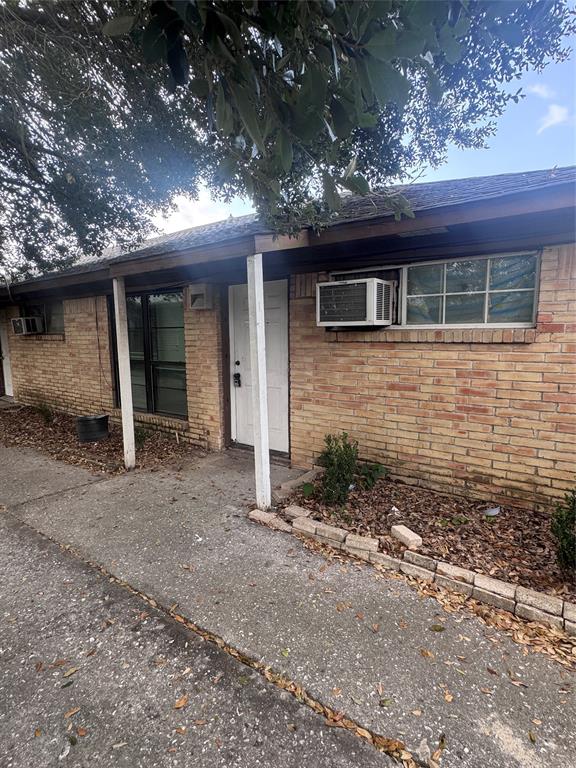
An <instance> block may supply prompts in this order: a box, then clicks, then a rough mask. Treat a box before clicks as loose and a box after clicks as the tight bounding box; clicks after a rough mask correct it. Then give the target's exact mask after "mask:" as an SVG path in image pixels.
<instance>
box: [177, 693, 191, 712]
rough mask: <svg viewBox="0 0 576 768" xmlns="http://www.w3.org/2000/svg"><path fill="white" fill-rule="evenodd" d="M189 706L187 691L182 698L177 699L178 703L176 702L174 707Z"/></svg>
mask: <svg viewBox="0 0 576 768" xmlns="http://www.w3.org/2000/svg"><path fill="white" fill-rule="evenodd" d="M187 706H188V694H187V693H185V694H184V695H183V696H180V698H179V699H178V700H177V701H176V704H174V709H183V708H184V707H187Z"/></svg>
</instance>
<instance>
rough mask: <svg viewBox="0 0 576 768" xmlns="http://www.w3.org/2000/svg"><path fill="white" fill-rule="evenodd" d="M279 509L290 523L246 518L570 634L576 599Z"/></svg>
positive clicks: (255, 515) (265, 516)
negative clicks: (397, 549) (389, 547)
mask: <svg viewBox="0 0 576 768" xmlns="http://www.w3.org/2000/svg"><path fill="white" fill-rule="evenodd" d="M284 514H285V516H286V517H287V518H288V520H289V521H290V522H287V521H286V520H283V519H282V518H281V517H279V516H278V515H276V514H274V513H272V512H262V511H261V510H259V509H255V510H253V511H252V512H250V513H249V515H248V517H249V518H250V519H251V520H254V521H255V522H259V523H263V524H264V525H268V526H269V527H271V528H275V529H276V530H281V531H285V532H286V533H299V534H302V535H304V536H308V537H310V538H311V539H314V541H318V542H320V543H321V544H327V545H328V546H330V547H332V549H337V550H341V551H343V552H346V553H347V554H349V555H354V557H358V558H360V559H361V560H365V561H366V562H368V563H372V564H375V565H380V566H381V567H383V568H387V569H389V570H392V571H400V572H401V573H404V574H406V575H407V576H415V577H416V578H418V579H423V580H424V581H429V582H433V583H434V584H437V585H438V586H439V587H444V588H446V589H451V590H453V591H454V592H458V593H460V594H463V595H465V596H466V597H472V598H473V599H475V600H478V601H479V602H482V603H487V604H488V605H492V606H494V607H495V608H501V609H503V610H505V611H509V612H510V613H513V614H515V615H516V616H518V617H520V618H522V619H527V620H528V621H539V622H543V623H545V624H550V625H551V626H553V627H557V628H558V629H564V630H565V631H566V633H567V634H569V635H572V636H573V637H576V604H574V603H570V602H568V600H563V599H562V598H560V597H554V596H553V595H546V594H544V593H543V592H537V591H536V590H533V589H527V588H526V587H521V586H519V585H517V584H510V583H508V582H506V581H500V580H499V579H493V578H492V577H490V576H485V575H484V574H481V573H475V572H474V571H470V570H468V569H467V568H460V566H457V565H450V563H445V562H443V561H441V560H436V559H434V558H432V557H427V556H426V555H421V554H419V553H418V552H413V551H411V550H409V549H407V550H405V552H404V554H403V557H402V559H398V558H396V557H392V556H391V555H387V554H385V553H384V552H379V551H378V546H379V541H378V539H376V538H374V537H372V536H358V534H355V533H349V532H348V531H347V530H345V529H344V528H338V527H336V526H334V525H328V524H327V523H322V522H319V521H318V520H313V519H311V518H310V510H308V509H304V507H298V506H295V505H292V506H290V507H286V509H284Z"/></svg>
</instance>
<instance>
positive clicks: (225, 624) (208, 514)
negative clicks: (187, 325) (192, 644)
mask: <svg viewBox="0 0 576 768" xmlns="http://www.w3.org/2000/svg"><path fill="white" fill-rule="evenodd" d="M18 454H20V451H15V450H14V449H7V448H0V467H2V473H3V476H2V478H1V480H0V503H4V504H7V506H8V507H9V510H10V512H11V514H13V515H15V516H17V517H18V518H20V519H21V520H23V521H25V522H27V523H29V524H30V525H32V526H34V527H35V528H37V529H38V530H40V531H42V532H44V533H46V534H48V535H49V536H52V537H54V538H55V539H57V540H58V541H60V542H62V543H67V544H71V545H73V546H74V547H75V548H77V549H79V550H80V551H81V552H82V553H83V554H84V555H85V557H86V558H87V559H94V560H96V561H97V562H99V563H101V564H102V565H104V566H105V567H106V568H107V569H109V570H110V571H111V572H113V573H114V574H115V575H116V576H118V577H119V578H121V579H124V580H126V581H127V582H129V583H130V584H132V585H133V586H134V587H136V588H137V589H139V590H141V591H143V592H146V593H147V594H149V595H152V596H154V597H155V598H156V599H157V600H158V601H159V602H161V603H162V604H163V605H167V606H168V605H172V604H174V603H177V604H178V606H179V608H178V610H179V611H180V612H181V613H182V614H184V615H185V616H187V617H188V618H190V619H191V620H193V621H194V622H195V623H196V624H198V625H200V626H202V627H204V628H206V629H208V630H210V631H211V632H213V633H215V634H217V635H219V636H221V637H222V638H224V639H225V640H226V641H227V642H228V643H230V644H231V645H232V646H234V647H235V648H237V649H239V650H241V651H242V652H244V653H246V654H248V655H250V656H252V657H254V658H258V659H262V660H263V661H265V662H266V663H268V664H271V665H272V666H273V667H274V668H275V669H277V670H282V671H284V672H285V673H286V674H287V675H288V676H289V677H290V678H292V679H293V680H296V681H298V682H299V683H300V684H302V685H303V686H304V687H305V688H306V689H307V690H309V691H310V692H311V693H312V695H314V696H315V697H316V698H318V699H320V700H322V701H323V702H325V703H326V704H329V705H330V706H332V707H334V708H336V709H340V710H342V711H344V712H346V713H347V714H348V715H350V716H351V717H353V718H354V719H356V720H357V721H358V722H360V723H362V724H363V725H365V726H366V727H369V728H371V729H373V730H374V731H377V732H378V733H380V734H382V735H384V736H386V737H389V738H400V739H403V740H404V741H405V742H406V745H407V747H408V748H409V749H410V750H412V751H417V750H418V747H419V745H420V744H421V742H422V740H425V741H426V742H427V744H428V745H429V746H430V748H431V749H432V751H433V750H434V748H435V746H436V744H437V742H438V739H439V738H440V735H441V734H445V740H446V750H445V752H444V755H443V759H442V767H443V768H444V767H445V766H449V767H451V766H459V767H463V768H489V767H490V766H492V767H493V768H502V767H503V766H506V768H555V767H556V766H557V767H558V768H560V767H562V768H566V767H567V766H575V765H576V762H575V759H574V750H573V733H574V731H573V728H574V722H575V719H576V707H575V703H574V694H573V683H574V680H573V675H572V674H571V673H569V672H567V671H566V670H565V669H564V668H562V667H561V666H559V665H558V664H556V663H555V662H553V661H551V660H549V659H547V658H545V657H543V656H540V655H536V654H531V653H528V654H526V655H525V654H524V653H523V648H522V647H521V646H519V645H517V644H515V643H514V642H512V640H510V639H509V638H508V637H507V636H505V635H503V634H500V633H498V632H496V631H495V630H492V629H489V628H488V627H487V626H486V625H485V624H483V623H482V622H481V621H480V620H479V619H477V618H475V617H472V616H470V615H469V614H467V613H465V612H462V613H458V614H452V615H450V614H446V613H445V612H443V611H442V610H441V608H440V606H439V604H438V603H437V602H436V601H435V600H433V599H429V598H426V599H424V598H421V597H420V596H419V595H418V594H417V592H416V591H415V590H414V589H412V588H411V587H410V586H409V585H408V584H407V583H405V582H403V581H399V580H397V579H392V578H390V579H382V578H377V577H376V576H375V574H374V571H373V570H372V569H371V568H370V567H369V566H342V565H340V564H332V565H329V564H327V563H326V561H325V560H324V559H323V558H321V557H320V556H317V555H315V554H313V553H311V552H309V551H308V550H306V549H305V548H304V547H303V546H302V545H301V544H300V542H299V541H298V540H296V539H295V538H293V537H291V536H289V535H286V534H280V533H275V532H272V531H270V530H268V529H266V528H263V527H260V526H257V525H254V524H253V523H250V522H249V521H248V520H247V519H246V518H245V509H243V507H244V506H245V505H247V504H248V503H249V502H250V500H251V499H252V498H253V491H252V473H251V469H250V457H249V456H245V455H242V454H224V455H212V456H208V457H206V458H205V459H202V460H201V461H199V462H198V464H197V466H196V467H195V468H194V469H192V470H187V471H186V472H185V473H181V474H178V473H173V472H155V473H134V474H131V475H123V476H119V477H114V478H111V479H108V480H102V479H93V481H92V480H90V479H89V478H88V479H87V476H86V473H84V472H83V471H82V470H78V473H77V474H76V470H75V469H74V468H67V474H66V478H63V477H62V476H60V480H61V482H60V483H59V485H58V487H56V488H54V489H53V490H52V491H49V490H48V489H46V487H45V486H44V493H45V494H46V495H44V496H43V497H42V498H37V499H31V500H29V501H24V503H18V501H17V497H18V492H19V491H18V488H19V487H20V488H22V484H21V483H20V482H19V480H18V466H19V462H18V460H17V459H16V460H14V458H13V457H14V456H15V455H16V456H17V455H18ZM11 457H12V458H11ZM27 461H37V462H38V470H39V476H41V470H44V468H45V463H46V462H47V461H49V460H47V459H45V458H42V457H38V456H36V457H35V458H34V457H33V456H32V455H28V457H27ZM8 463H10V467H11V469H10V475H9V476H8V477H6V476H5V473H4V467H6V466H7V465H8ZM49 463H50V464H51V465H52V466H54V467H55V466H57V465H56V464H55V463H54V462H49ZM68 472H70V473H71V474H70V475H69V474H68ZM276 473H277V474H276V481H277V482H278V481H280V480H282V479H284V477H285V476H287V475H288V474H289V471H288V470H286V469H285V468H276ZM72 474H73V475H74V478H72ZM64 480H65V482H64ZM65 483H68V486H66V485H65ZM31 495H33V493H31V492H28V493H27V495H26V496H25V498H26V499H30V497H31ZM38 495H39V494H38ZM438 624H441V625H443V627H444V630H443V631H441V632H438V631H433V630H432V627H433V626H435V627H437V625H438ZM430 654H432V655H430ZM511 678H512V679H513V680H520V681H522V683H523V685H513V684H512V682H511ZM533 721H536V722H533ZM529 732H530V733H531V734H532V737H533V738H530V734H529ZM533 740H535V743H533ZM358 765H363V763H362V762H359V763H358Z"/></svg>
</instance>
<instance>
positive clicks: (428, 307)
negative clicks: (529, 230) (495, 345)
mask: <svg viewBox="0 0 576 768" xmlns="http://www.w3.org/2000/svg"><path fill="white" fill-rule="evenodd" d="M537 278H538V256H537V254H535V253H521V254H512V255H497V256H490V257H483V258H468V259H454V260H450V261H444V262H433V263H430V262H428V263H426V264H414V265H409V266H405V267H402V306H401V312H402V314H401V318H400V320H401V324H402V325H408V326H438V325H459V326H472V327H477V326H483V325H490V326H494V325H496V326H498V325H504V326H521V327H526V326H531V325H533V324H534V320H535V314H536V295H537V282H538V280H537Z"/></svg>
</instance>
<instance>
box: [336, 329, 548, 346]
mask: <svg viewBox="0 0 576 768" xmlns="http://www.w3.org/2000/svg"><path fill="white" fill-rule="evenodd" d="M536 335H537V329H536V328H534V327H533V326H530V327H528V328H526V327H524V328H518V327H516V328H510V326H507V327H506V328H478V327H476V328H461V327H460V328H446V327H444V328H434V329H432V328H429V327H428V328H410V329H408V328H406V327H402V326H389V327H388V328H386V329H384V330H381V331H335V332H333V333H330V334H329V337H330V339H329V340H330V341H332V342H339V343H340V344H346V343H352V342H365V343H392V344H399V343H400V344H402V343H409V344H414V343H426V344H533V343H534V342H535V341H536Z"/></svg>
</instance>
